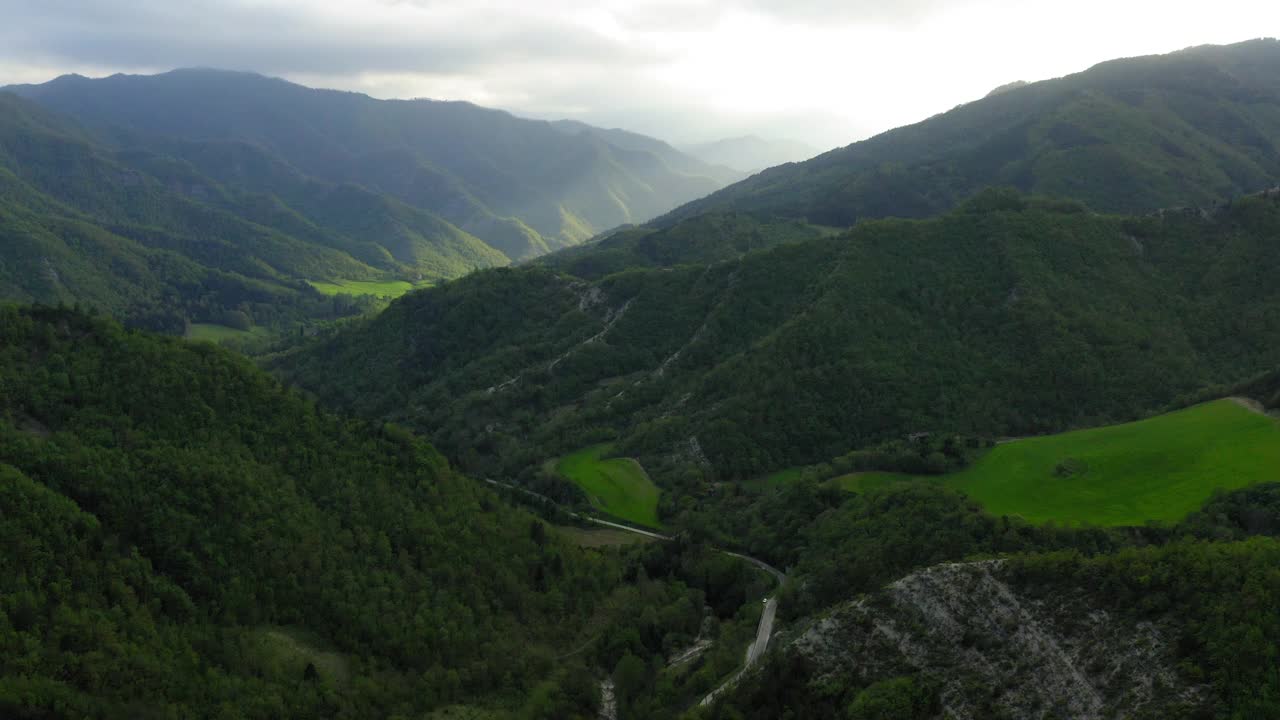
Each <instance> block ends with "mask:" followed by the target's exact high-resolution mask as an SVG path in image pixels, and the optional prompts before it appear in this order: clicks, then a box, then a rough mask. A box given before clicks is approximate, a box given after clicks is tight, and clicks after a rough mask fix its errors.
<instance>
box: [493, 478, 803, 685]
mask: <svg viewBox="0 0 1280 720" xmlns="http://www.w3.org/2000/svg"><path fill="white" fill-rule="evenodd" d="M485 482H487V483H489V484H490V485H493V486H495V487H501V488H506V489H508V490H515V491H516V492H519V493H523V494H525V495H528V496H530V497H535V498H538V499H539V500H541V501H543V502H546V503H550V504H552V505H558V504H559V503H557V502H556V501H554V500H552V499H551V498H549V497H547V496H546V495H542V494H539V493H536V492H533V491H532V490H526V489H525V488H522V487H517V486H515V485H511V484H508V483H504V482H498V481H497V480H490V479H488V478H485ZM566 512H568V511H566ZM568 514H569V515H570V516H572V517H575V518H577V519H579V520H585V521H587V522H590V523H595V524H596V525H603V526H605V527H610V528H614V529H615V530H623V531H626V532H629V533H635V534H636V535H643V536H645V537H649V538H653V539H655V540H664V541H670V540H672V539H673V538H672V537H671V536H670V535H663V534H661V533H656V532H653V531H651V530H641V529H640V528H636V527H632V526H630V525H623V524H622V523H615V522H609V521H608V520H601V519H600V518H595V517H591V516H590V515H579V514H578V513H575V512H569V513H568ZM717 552H722V553H724V554H725V555H729V556H732V557H735V558H738V559H739V560H745V561H747V562H749V563H751V564H752V565H755V566H756V567H757V568H759V569H761V570H763V571H765V572H767V573H769V574H770V575H772V576H773V578H774V579H775V580H777V581H778V587H782V583H783V582H785V581H786V579H787V576H786V574H785V573H783V572H782V571H781V570H779V569H777V568H775V567H773V566H772V565H770V564H769V563H767V562H765V561H763V560H759V559H757V558H753V557H750V556H747V555H741V554H739V553H736V552H729V551H728V550H717ZM777 614H778V596H777V595H774V596H772V597H770V598H769V599H768V600H767V601H766V602H765V604H764V611H763V612H761V613H760V624H759V625H757V626H756V639H755V640H754V641H752V643H751V644H750V645H748V646H747V651H746V654H745V656H744V657H743V660H742V667H741V668H739V669H738V672H736V673H734V674H733V675H731V676H730V677H729V679H728V680H725V681H724V682H723V683H721V685H720V687H718V688H716V689H715V690H712V691H711V692H710V693H708V694H707V696H706V697H704V698H703V699H702V702H701V703H700V704H702V705H710V704H711V703H712V702H714V701H715V699H716V698H717V697H719V696H720V694H721V693H723V692H724V691H726V690H728V689H729V688H731V687H733V686H734V685H735V684H736V683H737V682H738V680H739V679H740V678H741V677H742V675H743V674H744V673H745V672H747V671H748V670H750V669H751V666H752V665H755V664H756V663H757V662H758V661H759V660H760V658H761V657H762V656H763V655H764V651H765V650H768V649H769V639H770V638H771V637H772V636H773V620H774V617H776V616H777Z"/></svg>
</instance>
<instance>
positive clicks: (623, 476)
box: [556, 443, 662, 528]
mask: <svg viewBox="0 0 1280 720" xmlns="http://www.w3.org/2000/svg"><path fill="white" fill-rule="evenodd" d="M612 449H613V446H612V445H611V444H608V443H606V444H604V445H593V446H592V447H589V448H583V449H582V450H579V451H577V452H575V453H571V454H569V455H565V456H564V457H563V458H561V459H560V462H558V463H557V464H556V472H558V473H560V474H561V475H563V476H564V477H566V478H568V479H569V480H572V481H573V482H574V483H575V484H577V485H578V487H581V488H582V489H583V490H585V491H586V493H587V495H588V496H589V497H590V498H591V503H592V505H594V506H595V507H597V508H599V509H600V510H603V511H604V512H606V513H608V514H610V515H613V516H614V517H618V518H621V519H623V520H627V521H628V522H633V523H636V524H637V525H644V526H646V527H653V528H660V527H662V523H660V522H658V493H659V490H658V486H657V485H654V484H653V481H652V480H650V479H649V474H648V473H646V472H645V471H644V468H642V467H640V463H638V462H636V461H635V460H632V459H631V458H615V459H612V460H605V459H603V458H604V456H605V455H607V454H609V452H610V451H611V450H612Z"/></svg>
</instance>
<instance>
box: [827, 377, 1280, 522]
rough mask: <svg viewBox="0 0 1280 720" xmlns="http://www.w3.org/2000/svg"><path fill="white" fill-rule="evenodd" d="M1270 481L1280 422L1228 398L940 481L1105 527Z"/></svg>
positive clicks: (1031, 448)
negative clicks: (1216, 492) (1221, 491)
mask: <svg viewBox="0 0 1280 720" xmlns="http://www.w3.org/2000/svg"><path fill="white" fill-rule="evenodd" d="M895 477H897V478H902V477H904V476H900V475H899V476H895V475H892V474H889V473H863V474H861V475H858V476H845V477H843V478H837V482H838V483H839V484H840V485H841V486H842V487H845V488H846V489H849V490H867V489H870V488H871V487H874V486H878V485H883V484H885V483H886V482H888V481H890V479H892V478H895ZM918 479H924V480H930V478H918ZM932 480H933V481H935V482H936V481H937V478H932ZM1277 480H1280V423H1277V422H1276V421H1275V420H1274V419H1272V418H1269V417H1266V416H1264V415H1260V414H1258V413H1255V412H1253V411H1251V410H1248V409H1246V408H1244V407H1242V406H1241V405H1239V404H1237V403H1236V402H1234V401H1232V400H1218V401H1215V402H1210V403H1206V404H1203V405H1197V406H1195V407H1191V408H1187V409H1185V410H1180V411H1177V412H1173V413H1169V414H1167V415H1160V416H1157V417H1153V418H1149V419H1147V420H1141V421H1138V422H1132V423H1127V424H1124V425H1113V426H1108V427H1101V428H1093V429H1089V430H1078V431H1073V432H1068V433H1062V434H1060V435H1050V436H1046V437H1039V438H1028V439H1025V440H1017V441H1014V442H1009V443H1005V444H1003V445H998V446H997V447H995V448H994V449H993V450H992V451H991V452H989V453H987V454H986V455H985V456H983V457H982V458H981V459H979V460H978V461H977V462H975V463H974V464H973V465H972V466H970V467H968V468H966V469H965V470H962V471H960V472H957V473H953V474H950V475H946V476H944V477H943V478H942V482H944V483H945V484H946V485H947V486H949V487H953V488H956V489H957V490H961V491H963V492H964V493H966V494H967V495H969V496H970V497H972V498H973V499H974V500H977V501H978V502H980V503H982V505H983V506H984V507H986V509H987V510H988V511H989V512H991V513H992V514H994V515H1021V516H1022V517H1023V518H1025V519H1027V520H1029V521H1031V522H1036V523H1043V522H1048V521H1050V520H1053V521H1057V522H1061V523H1089V524H1093V525H1104V526H1114V525H1142V524H1143V523H1145V522H1147V521H1150V520H1156V521H1164V522H1174V521H1177V520H1181V519H1182V518H1184V517H1186V515H1187V514H1188V513H1190V512H1192V511H1194V510H1196V509H1197V508H1199V507H1200V506H1201V505H1202V504H1203V503H1204V501H1205V500H1206V499H1208V498H1209V497H1210V496H1211V495H1212V494H1213V492H1214V490H1217V489H1222V490H1233V489H1236V488H1241V487H1245V486H1248V485H1253V484H1256V483H1260V482H1267V481H1277Z"/></svg>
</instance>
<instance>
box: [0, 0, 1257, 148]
mask: <svg viewBox="0 0 1280 720" xmlns="http://www.w3.org/2000/svg"><path fill="white" fill-rule="evenodd" d="M1277 34H1280V1H1277V0H1214V1H1212V2H1210V1H1208V0H1202V1H1199V2H1190V1H1187V0H1073V1H1072V2H1061V1H1059V2H1048V1H1046V0H897V1H896V2H895V1H892V0H884V1H869V0H846V1H844V2H841V1H840V0H791V1H790V2H776V1H774V0H685V1H679V0H596V1H594V2H591V1H588V0H466V1H461V0H327V1H320V0H309V1H307V0H0V84H8V83H19V82H44V81H46V80H49V79H51V78H53V77H55V76H57V75H61V74H64V73H71V72H76V73H80V74H82V75H89V76H101V75H108V74H112V73H116V72H125V73H151V72H159V71H164V70H169V69H172V68H176V67H216V68H226V69H234V70H251V71H255V72H260V73H263V74H267V75H274V76H279V77H283V78H286V79H289V80H293V81H296V82H300V83H303V84H306V85H312V86H318V87H331V88H339V89H345V90H357V91H360V92H365V93H368V94H370V95H373V96H375V97H385V98H393V97H395V98H408V97H430V98H437V99H449V100H455V99H456V100H470V101H472V102H475V103H478V104H481V105H486V106H490V107H499V108H504V109H507V110H511V111H513V112H516V113H517V114H522V115H528V116H535V117H568V118H575V119H579V120H583V121H585V122H589V123H592V124H596V125H603V126H607V127H625V128H628V129H632V130H636V131H639V132H644V133H647V134H650V135H655V136H657V137H661V138H663V139H666V140H669V141H672V142H676V143H686V142H698V141H705V140H714V139H718V138H722V137H729V136H734V135H741V134H747V133H755V134H760V135H764V136H769V137H776V138H788V139H793V140H798V141H801V142H806V143H808V144H810V145H814V146H816V147H818V148H824V149H825V148H830V147H835V146H837V145H844V144H848V143H849V142H852V141H855V140H858V139H861V138H864V137H867V136H869V135H872V134H875V133H877V132H880V131H883V130H887V129H889V128H892V127H896V126H899V125H903V124H906V123H910V122H914V121H917V120H921V119H924V118H926V117H928V116H930V115H933V114H935V113H938V112H942V111H944V110H947V109H949V108H951V107H953V106H955V105H957V104H959V103H962V102H966V101H969V100H973V99H975V98H978V97H981V96H982V95H985V94H986V93H987V92H988V91H989V90H991V89H992V88H994V87H996V86H998V85H1003V84H1005V83H1007V82H1010V81H1013V80H1041V79H1045V78H1050V77H1056V76H1060V75H1064V74H1068V73H1071V72H1075V71H1078V70H1083V69H1085V68H1087V67H1089V66H1090V65H1092V64H1094V63H1097V62H1100V61H1102V60H1108V59H1112V58H1116V57H1127V56H1133V55H1144V54H1150V53H1161V52H1169V51H1173V50H1178V49H1181V48H1184V47H1187V46H1191V45H1201V44H1208V43H1214V44H1219V43H1231V42H1238V41H1242V40H1246V39H1250V38H1255V37H1263V36H1274V35H1277Z"/></svg>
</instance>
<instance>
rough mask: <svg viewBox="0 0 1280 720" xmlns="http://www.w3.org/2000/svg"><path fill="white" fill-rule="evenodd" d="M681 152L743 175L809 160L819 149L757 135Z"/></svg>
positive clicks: (692, 147)
mask: <svg viewBox="0 0 1280 720" xmlns="http://www.w3.org/2000/svg"><path fill="white" fill-rule="evenodd" d="M684 151H685V152H687V153H689V154H690V155H692V156H694V157H696V158H701V159H702V160H704V161H706V162H709V163H714V164H716V165H724V166H725V167H731V168H733V169H735V170H740V171H742V172H746V173H754V172H759V171H760V170H764V169H765V168H771V167H773V166H775V165H782V164H783V163H789V162H800V161H802V160H808V159H809V158H811V157H813V156H814V155H817V154H818V153H819V152H821V151H820V150H818V149H817V148H814V147H811V146H809V145H805V144H804V143H799V142H794V141H791V140H771V139H765V138H762V137H758V136H756V135H744V136H742V137H734V138H725V139H723V140H716V141H714V142H708V143H701V144H698V145H687V146H685V148H684Z"/></svg>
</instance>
